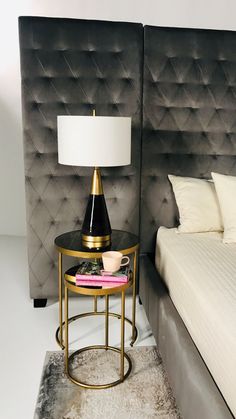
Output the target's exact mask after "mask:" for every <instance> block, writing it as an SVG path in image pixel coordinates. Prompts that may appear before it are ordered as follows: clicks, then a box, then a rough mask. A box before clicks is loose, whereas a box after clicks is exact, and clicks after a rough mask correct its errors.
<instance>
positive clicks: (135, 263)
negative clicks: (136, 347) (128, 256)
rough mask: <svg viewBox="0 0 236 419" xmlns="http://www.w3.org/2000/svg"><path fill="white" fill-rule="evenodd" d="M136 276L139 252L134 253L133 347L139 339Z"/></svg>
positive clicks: (131, 344)
mask: <svg viewBox="0 0 236 419" xmlns="http://www.w3.org/2000/svg"><path fill="white" fill-rule="evenodd" d="M136 276H137V250H135V252H134V272H133V303H132V340H131V343H130V346H133V344H134V342H135V340H136V338H137V329H136V327H135V320H136V319H135V317H136Z"/></svg>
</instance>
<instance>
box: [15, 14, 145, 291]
mask: <svg viewBox="0 0 236 419" xmlns="http://www.w3.org/2000/svg"><path fill="white" fill-rule="evenodd" d="M19 33H20V55H21V75H22V109H23V128H24V158H25V179H26V204H27V229H28V255H29V270H30V295H31V297H32V298H34V299H40V298H47V297H50V296H55V295H56V294H57V266H56V262H55V261H56V260H57V259H56V254H55V250H54V245H53V243H54V239H55V237H56V236H57V235H59V234H61V233H63V232H66V231H70V230H75V229H80V228H81V223H82V221H83V216H84V211H85V206H86V203H87V197H88V194H89V190H90V182H91V174H92V169H87V168H75V167H69V166H62V165H59V164H58V163H57V127H56V118H57V115H67V114H71V115H76V114H78V115H91V114H92V109H93V108H95V109H96V113H97V115H113V116H116V115H117V116H131V117H132V164H131V165H130V166H127V167H123V168H107V169H105V170H103V171H102V174H103V176H104V178H105V179H104V182H103V185H104V191H105V195H106V202H107V207H108V212H109V216H110V220H111V225H112V228H116V229H125V230H127V231H130V232H133V233H136V234H139V192H140V156H141V102H142V96H141V88H142V85H141V81H142V56H143V27H142V25H140V24H132V23H118V22H100V21H85V20H76V19H60V18H39V17H21V18H20V19H19ZM70 263H71V262H70Z"/></svg>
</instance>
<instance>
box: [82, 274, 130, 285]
mask: <svg viewBox="0 0 236 419" xmlns="http://www.w3.org/2000/svg"><path fill="white" fill-rule="evenodd" d="M75 277H76V280H77V279H78V280H81V281H88V280H89V281H102V282H119V283H121V282H122V283H126V282H128V277H127V276H126V275H123V276H115V275H88V274H86V275H83V274H76V276H75Z"/></svg>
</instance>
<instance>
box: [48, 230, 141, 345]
mask: <svg viewBox="0 0 236 419" xmlns="http://www.w3.org/2000/svg"><path fill="white" fill-rule="evenodd" d="M119 233H121V234H122V233H124V234H127V232H122V231H119ZM65 234H67V233H65ZM55 245H56V248H57V250H58V297H59V327H58V329H57V331H56V340H57V343H58V345H59V346H60V347H61V348H62V349H64V348H65V344H64V336H63V335H64V333H63V329H64V326H65V321H63V295H62V287H63V269H62V262H63V260H62V256H63V255H66V256H71V257H76V258H83V259H101V258H102V253H103V251H96V252H94V251H89V250H88V249H86V250H71V249H68V248H67V247H66V246H63V247H62V246H59V245H58V244H57V238H56V239H55ZM138 249H139V243H138V238H137V242H136V243H135V244H134V245H133V246H131V247H127V248H125V247H124V248H123V247H122V246H119V247H118V248H117V249H116V250H118V251H119V252H121V253H123V255H125V256H132V255H133V269H132V271H133V275H132V276H133V281H132V320H130V319H128V318H127V317H125V321H126V322H127V323H129V324H130V325H131V327H132V338H131V342H130V346H133V345H134V343H135V342H136V340H137V337H138V331H137V328H136V325H135V323H136V288H137V259H138ZM92 315H105V312H104V311H101V312H100V311H97V296H94V311H91V312H88V313H82V314H77V315H76V316H73V317H70V318H69V319H68V323H71V322H74V321H75V320H77V319H79V318H81V317H86V316H92ZM109 316H113V317H116V318H118V319H119V318H120V315H119V314H117V313H111V312H110V313H109Z"/></svg>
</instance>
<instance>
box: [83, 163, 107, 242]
mask: <svg viewBox="0 0 236 419" xmlns="http://www.w3.org/2000/svg"><path fill="white" fill-rule="evenodd" d="M82 244H83V246H84V247H87V248H89V249H102V248H107V247H109V246H110V244H111V225H110V221H109V217H108V212H107V207H106V201H105V198H104V194H103V188H102V180H101V174H100V170H99V168H97V167H95V168H94V172H93V179H92V187H91V193H90V195H89V200H88V204H87V208H86V212H85V217H84V222H83V226H82Z"/></svg>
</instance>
